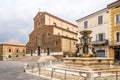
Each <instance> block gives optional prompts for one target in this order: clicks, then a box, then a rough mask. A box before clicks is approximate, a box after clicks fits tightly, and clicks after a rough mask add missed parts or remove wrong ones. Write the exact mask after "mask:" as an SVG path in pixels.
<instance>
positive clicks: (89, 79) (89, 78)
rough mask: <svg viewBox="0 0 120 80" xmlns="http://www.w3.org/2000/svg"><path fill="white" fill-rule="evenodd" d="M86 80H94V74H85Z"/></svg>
mask: <svg viewBox="0 0 120 80" xmlns="http://www.w3.org/2000/svg"><path fill="white" fill-rule="evenodd" d="M86 80H95V79H94V72H88V73H86Z"/></svg>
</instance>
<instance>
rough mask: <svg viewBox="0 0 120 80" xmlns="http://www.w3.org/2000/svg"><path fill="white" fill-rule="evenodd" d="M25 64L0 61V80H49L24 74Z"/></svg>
mask: <svg viewBox="0 0 120 80" xmlns="http://www.w3.org/2000/svg"><path fill="white" fill-rule="evenodd" d="M23 67H24V62H19V61H0V80H49V79H46V78H42V77H38V76H33V75H30V74H26V73H24V72H23Z"/></svg>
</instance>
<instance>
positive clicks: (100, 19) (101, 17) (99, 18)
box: [98, 16, 103, 25]
mask: <svg viewBox="0 0 120 80" xmlns="http://www.w3.org/2000/svg"><path fill="white" fill-rule="evenodd" d="M102 23H103V16H98V25H100V24H102Z"/></svg>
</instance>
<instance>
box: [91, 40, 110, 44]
mask: <svg viewBox="0 0 120 80" xmlns="http://www.w3.org/2000/svg"><path fill="white" fill-rule="evenodd" d="M107 44H108V40H103V41H92V45H107Z"/></svg>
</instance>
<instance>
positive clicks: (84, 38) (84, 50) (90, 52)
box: [75, 30, 96, 57]
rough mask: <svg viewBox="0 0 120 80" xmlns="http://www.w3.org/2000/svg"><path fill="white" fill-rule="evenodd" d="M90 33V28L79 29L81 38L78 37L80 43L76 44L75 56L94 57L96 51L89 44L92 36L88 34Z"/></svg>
mask: <svg viewBox="0 0 120 80" xmlns="http://www.w3.org/2000/svg"><path fill="white" fill-rule="evenodd" d="M91 33H92V31H90V30H84V31H81V32H80V34H81V38H79V39H80V44H79V45H77V48H78V49H79V50H77V52H76V54H75V55H76V56H77V57H78V56H79V57H96V53H95V50H94V48H93V46H92V44H91V39H92V37H90V34H91Z"/></svg>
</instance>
